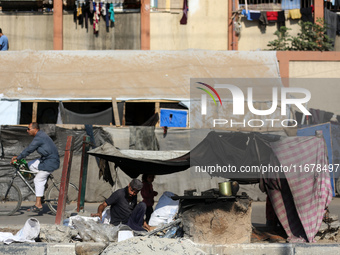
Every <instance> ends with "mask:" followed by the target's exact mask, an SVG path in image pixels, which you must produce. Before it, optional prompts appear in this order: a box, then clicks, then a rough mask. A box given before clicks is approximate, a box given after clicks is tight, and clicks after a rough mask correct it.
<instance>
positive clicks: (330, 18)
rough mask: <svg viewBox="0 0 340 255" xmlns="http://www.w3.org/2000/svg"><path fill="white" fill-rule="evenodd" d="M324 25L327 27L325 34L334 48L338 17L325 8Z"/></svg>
mask: <svg viewBox="0 0 340 255" xmlns="http://www.w3.org/2000/svg"><path fill="white" fill-rule="evenodd" d="M325 23H326V24H327V26H328V28H327V30H326V34H327V35H328V36H329V37H330V38H331V39H332V40H333V42H332V45H333V46H334V42H335V38H336V31H337V25H338V15H337V14H336V13H334V12H332V11H330V10H328V9H327V8H325Z"/></svg>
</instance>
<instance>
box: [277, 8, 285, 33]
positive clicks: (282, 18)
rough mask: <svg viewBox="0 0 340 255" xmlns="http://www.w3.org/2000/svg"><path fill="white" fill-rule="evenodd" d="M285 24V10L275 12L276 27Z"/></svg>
mask: <svg viewBox="0 0 340 255" xmlns="http://www.w3.org/2000/svg"><path fill="white" fill-rule="evenodd" d="M285 26H286V17H285V11H280V12H278V13H277V27H278V29H280V27H285Z"/></svg>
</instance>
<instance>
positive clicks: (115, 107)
mask: <svg viewBox="0 0 340 255" xmlns="http://www.w3.org/2000/svg"><path fill="white" fill-rule="evenodd" d="M112 109H113V117H114V119H115V125H116V127H120V119H119V113H118V105H117V101H116V98H114V97H112Z"/></svg>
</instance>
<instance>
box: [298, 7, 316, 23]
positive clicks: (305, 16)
mask: <svg viewBox="0 0 340 255" xmlns="http://www.w3.org/2000/svg"><path fill="white" fill-rule="evenodd" d="M300 12H301V19H302V21H303V22H307V21H309V22H312V23H314V19H313V15H312V7H307V8H301V9H300Z"/></svg>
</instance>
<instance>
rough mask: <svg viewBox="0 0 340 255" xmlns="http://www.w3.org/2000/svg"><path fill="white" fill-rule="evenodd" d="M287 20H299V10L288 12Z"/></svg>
mask: <svg viewBox="0 0 340 255" xmlns="http://www.w3.org/2000/svg"><path fill="white" fill-rule="evenodd" d="M288 19H301V12H300V9H293V10H289V12H288Z"/></svg>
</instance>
